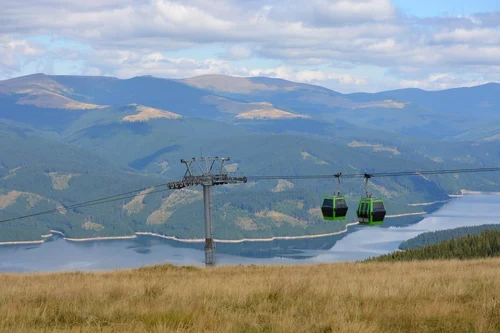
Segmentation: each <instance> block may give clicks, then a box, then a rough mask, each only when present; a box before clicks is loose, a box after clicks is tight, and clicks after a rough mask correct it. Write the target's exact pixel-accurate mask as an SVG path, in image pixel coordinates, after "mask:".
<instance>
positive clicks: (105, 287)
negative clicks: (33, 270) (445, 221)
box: [0, 259, 500, 333]
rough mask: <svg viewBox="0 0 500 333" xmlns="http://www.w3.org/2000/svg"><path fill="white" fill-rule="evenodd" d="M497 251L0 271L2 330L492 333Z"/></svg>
mask: <svg viewBox="0 0 500 333" xmlns="http://www.w3.org/2000/svg"><path fill="white" fill-rule="evenodd" d="M499 276H500V259H488V260H471V261H435V262H407V263H342V264H332V265H317V266H298V267H291V266H290V267H281V266H274V267H260V266H250V267H222V268H216V269H203V268H199V269H198V268H191V267H173V266H168V265H167V266H157V267H150V268H142V269H139V270H133V271H132V270H129V271H121V272H110V273H64V274H40V275H23V274H3V275H0V285H1V286H2V287H1V288H0V331H1V332H369V333H370V332H454V333H455V332H498V331H500V279H499Z"/></svg>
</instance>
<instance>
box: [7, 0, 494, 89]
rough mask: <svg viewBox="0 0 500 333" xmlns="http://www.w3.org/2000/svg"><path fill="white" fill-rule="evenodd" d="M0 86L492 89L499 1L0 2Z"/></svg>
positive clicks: (46, 0)
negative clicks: (251, 79) (257, 81)
mask: <svg viewBox="0 0 500 333" xmlns="http://www.w3.org/2000/svg"><path fill="white" fill-rule="evenodd" d="M1 8H2V10H1V11H0V80H4V79H9V78H13V77H18V76H22V75H27V74H32V73H45V74H61V75H105V76H113V77H119V78H124V79H125V78H130V77H134V76H140V75H152V76H156V77H162V78H176V79H177V78H187V77H193V76H197V75H204V74H223V75H233V76H243V77H246V76H267V77H275V78H282V79H286V80H291V81H297V82H304V83H310V84H316V85H321V86H324V87H327V88H330V89H333V90H336V91H340V92H343V93H348V92H359V91H365V92H375V91H382V90H389V89H399V88H408V87H411V88H413V87H415V88H422V89H426V90H440V89H448V88H453V87H463V86H473V85H478V84H483V83H487V82H497V81H500V1H499V0H474V1H472V0H418V1H417V0H392V1H391V0H182V1H181V0H85V1H82V0H78V1H77V0H43V1H41V0H2V5H1Z"/></svg>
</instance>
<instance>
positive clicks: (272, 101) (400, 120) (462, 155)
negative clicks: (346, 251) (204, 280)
mask: <svg viewBox="0 0 500 333" xmlns="http://www.w3.org/2000/svg"><path fill="white" fill-rule="evenodd" d="M497 91H500V85H498V84H489V85H485V86H478V87H473V88H460V89H454V90H446V91H442V92H439V91H438V92H425V91H415V90H411V89H410V90H401V91H388V92H381V93H377V94H362V93H356V94H340V93H338V92H335V91H332V90H328V89H326V88H323V87H318V86H313V85H307V84H299V83H294V82H290V81H285V80H280V79H269V78H261V77H255V78H238V77H225V76H202V77H195V78H192V79H187V80H169V79H159V78H154V77H149V76H145V77H136V78H132V79H128V80H121V79H115V78H110V77H83V76H49V75H44V74H35V75H29V76H25V77H19V78H15V79H11V80H5V81H0V138H1V140H2V146H1V147H0V162H1V163H0V205H1V210H0V220H6V219H10V218H14V217H16V216H22V215H30V214H35V213H37V212H40V211H44V210H47V209H58V208H60V207H63V206H69V205H73V204H76V203H79V202H84V201H87V200H95V199H97V198H102V197H106V196H112V195H116V194H118V193H123V192H127V191H134V190H137V189H146V188H148V187H150V186H153V185H158V184H164V183H167V182H169V181H173V180H178V179H180V178H181V177H182V176H183V174H184V169H183V166H182V165H181V163H179V161H180V159H182V158H190V157H194V156H199V155H200V153H202V154H207V155H210V156H230V157H231V158H232V161H231V162H230V163H231V165H230V170H231V171H233V172H235V174H237V175H244V176H262V175H308V174H334V173H337V172H343V173H362V172H394V171H412V170H439V169H459V168H479V167H485V166H495V165H498V163H499V161H500V150H499V148H498V146H497V145H496V144H495V140H493V139H492V138H493V137H495V135H500V134H499V133H500V132H498V133H497V132H495V130H496V129H495V127H494V126H492V125H491V124H492V123H493V122H494V121H496V119H497V118H496V117H497V116H496V113H495V112H494V110H496V109H498V106H497V105H500V101H498V100H497V96H499V95H500V94H497V93H496V92H497ZM463 96H466V98H467V103H465V102H463V103H460V102H456V100H457V99H458V100H459V101H460V98H462V99H463V98H464V97H463ZM485 96H486V97H485ZM446 100H448V101H450V102H449V103H445V102H444V101H446ZM486 106H487V107H486ZM454 108H455V109H454ZM454 110H456V112H455V111H454ZM472 110H473V112H474V119H472V120H471V119H468V118H467V116H466V115H467V114H468V113H470V112H472ZM498 117H499V118H498V119H500V116H498ZM483 128H488V131H484V132H483V133H484V137H480V136H477V135H475V136H471V134H470V133H479V132H478V131H480V129H483ZM474 131H475V132H474ZM498 184H500V176H499V175H498V174H496V173H488V174H486V173H485V174H467V175H440V176H425V177H403V178H397V177H393V178H380V179H374V180H373V182H372V185H371V187H370V191H371V192H373V193H374V195H376V196H383V197H384V198H385V200H386V203H387V206H388V208H389V214H390V215H394V216H398V215H406V214H419V213H421V212H422V209H421V207H419V206H418V204H421V203H425V202H434V201H436V202H439V201H443V200H446V199H447V198H448V195H449V194H456V193H459V191H460V190H461V189H464V188H466V189H468V190H475V191H495V190H496V189H498ZM336 187H337V185H336V183H335V181H334V180H331V181H320V180H291V181H290V180H284V179H278V180H273V181H251V182H248V183H247V184H243V185H232V186H226V187H218V188H216V189H215V191H214V215H215V216H214V219H215V221H216V223H215V230H214V232H215V234H216V235H217V238H219V239H227V240H238V239H245V238H247V239H248V238H272V237H290V236H307V235H315V234H330V233H336V232H339V231H342V230H345V228H346V225H347V224H348V223H353V222H355V207H356V204H357V200H358V198H359V197H360V196H361V195H362V193H363V184H362V182H361V181H356V180H345V181H344V182H343V190H344V194H345V195H346V196H347V200H348V204H349V206H350V207H351V209H350V211H349V215H348V218H347V220H346V221H341V222H335V223H331V222H329V223H326V222H325V221H323V220H322V218H321V215H320V214H318V212H319V206H320V204H321V200H322V198H323V195H325V194H328V193H333V192H334V191H336ZM202 221H203V209H202V197H201V191H200V189H197V188H191V189H189V190H187V189H184V190H179V191H175V192H168V191H164V192H159V193H157V192H156V191H155V193H151V192H150V191H142V192H141V191H138V192H137V193H136V195H135V196H133V197H131V198H128V199H124V200H121V201H116V202H110V203H106V204H103V205H96V206H91V207H83V208H77V209H70V210H69V211H67V212H66V211H61V212H60V213H57V214H52V215H43V216H38V217H33V218H28V219H25V220H18V221H12V222H8V223H2V224H1V225H0V231H1V232H0V242H8V241H39V240H40V239H41V238H40V236H41V235H45V234H47V233H48V231H49V230H57V231H60V232H63V233H64V234H65V235H66V237H68V238H74V239H77V238H97V237H119V236H129V235H133V234H134V233H135V232H146V233H155V234H160V235H165V236H168V237H176V238H179V239H192V238H203V229H202V228H201V225H202ZM404 223H406V222H404V220H399V219H398V218H395V219H389V220H387V222H386V226H392V225H404Z"/></svg>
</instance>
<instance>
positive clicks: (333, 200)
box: [321, 195, 349, 221]
mask: <svg viewBox="0 0 500 333" xmlns="http://www.w3.org/2000/svg"><path fill="white" fill-rule="evenodd" d="M348 209H349V207H347V203H346V201H345V197H344V196H343V195H336V196H333V197H332V196H325V198H324V200H323V205H321V213H322V214H323V219H325V220H327V221H340V220H345V218H346V215H347V210H348Z"/></svg>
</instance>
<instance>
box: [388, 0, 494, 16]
mask: <svg viewBox="0 0 500 333" xmlns="http://www.w3.org/2000/svg"><path fill="white" fill-rule="evenodd" d="M393 3H394V4H395V5H396V6H398V7H399V8H401V9H402V10H403V11H404V12H406V13H408V14H411V15H415V16H419V17H429V16H440V15H471V14H475V13H485V12H493V11H499V10H500V1H498V0H467V1H464V0H461V1H460V0H394V1H393Z"/></svg>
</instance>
